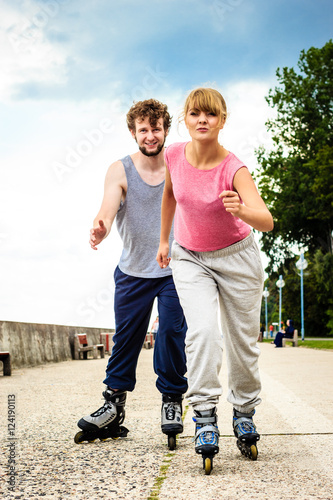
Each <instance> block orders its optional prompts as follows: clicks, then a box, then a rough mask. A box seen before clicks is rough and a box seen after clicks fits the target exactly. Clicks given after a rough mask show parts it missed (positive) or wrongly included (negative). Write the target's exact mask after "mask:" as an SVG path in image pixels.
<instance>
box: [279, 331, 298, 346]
mask: <svg viewBox="0 0 333 500" xmlns="http://www.w3.org/2000/svg"><path fill="white" fill-rule="evenodd" d="M286 342H291V343H292V344H293V347H298V330H294V336H293V338H292V339H286V338H285V337H283V339H282V347H286Z"/></svg>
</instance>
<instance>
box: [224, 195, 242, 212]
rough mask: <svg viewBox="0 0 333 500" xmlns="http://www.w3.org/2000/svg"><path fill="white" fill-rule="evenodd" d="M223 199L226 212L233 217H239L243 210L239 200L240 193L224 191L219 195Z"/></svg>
mask: <svg viewBox="0 0 333 500" xmlns="http://www.w3.org/2000/svg"><path fill="white" fill-rule="evenodd" d="M219 198H222V202H223V205H224V208H225V209H226V212H229V213H231V215H236V216H237V215H238V214H239V211H240V210H241V207H242V203H241V201H240V199H239V196H238V193H236V191H222V193H221V194H220V195H219Z"/></svg>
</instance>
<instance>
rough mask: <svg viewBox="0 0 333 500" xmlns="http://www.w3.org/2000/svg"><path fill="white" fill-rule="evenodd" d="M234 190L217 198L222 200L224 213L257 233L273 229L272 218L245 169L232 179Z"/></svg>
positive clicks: (225, 192)
mask: <svg viewBox="0 0 333 500" xmlns="http://www.w3.org/2000/svg"><path fill="white" fill-rule="evenodd" d="M234 189H235V191H222V193H221V194H220V196H219V197H220V198H222V201H223V204H224V207H225V209H226V211H227V212H229V213H231V215H234V216H236V217H239V218H240V219H242V221H244V222H246V223H247V224H249V225H250V226H252V227H253V228H254V229H257V230H258V231H263V232H265V231H271V230H272V229H273V227H274V222H273V217H272V215H271V213H270V211H269V210H268V208H267V207H266V205H265V202H264V200H263V199H262V198H261V196H260V194H259V193H258V190H257V187H256V185H255V183H254V181H253V179H252V176H251V174H250V172H249V171H248V169H247V168H240V169H239V170H237V172H236V174H235V177H234ZM240 198H241V199H242V201H243V204H242V203H241V201H240Z"/></svg>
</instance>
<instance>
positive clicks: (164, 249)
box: [156, 243, 171, 269]
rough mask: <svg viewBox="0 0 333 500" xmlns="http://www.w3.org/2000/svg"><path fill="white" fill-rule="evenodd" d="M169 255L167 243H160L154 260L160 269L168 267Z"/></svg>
mask: <svg viewBox="0 0 333 500" xmlns="http://www.w3.org/2000/svg"><path fill="white" fill-rule="evenodd" d="M168 255H169V243H160V246H159V249H158V251H157V255H156V260H157V262H158V265H159V266H160V268H161V269H165V268H166V267H168V265H169V262H170V260H171V258H170V257H168Z"/></svg>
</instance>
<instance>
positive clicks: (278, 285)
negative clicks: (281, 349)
mask: <svg viewBox="0 0 333 500" xmlns="http://www.w3.org/2000/svg"><path fill="white" fill-rule="evenodd" d="M284 285H285V282H284V281H283V279H282V274H280V276H279V279H278V280H277V282H276V286H277V287H278V288H279V329H278V331H280V329H281V316H282V288H283V287H284Z"/></svg>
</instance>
